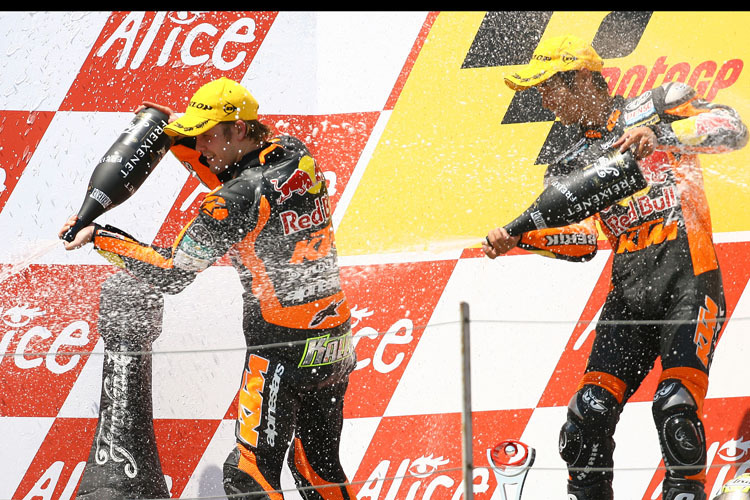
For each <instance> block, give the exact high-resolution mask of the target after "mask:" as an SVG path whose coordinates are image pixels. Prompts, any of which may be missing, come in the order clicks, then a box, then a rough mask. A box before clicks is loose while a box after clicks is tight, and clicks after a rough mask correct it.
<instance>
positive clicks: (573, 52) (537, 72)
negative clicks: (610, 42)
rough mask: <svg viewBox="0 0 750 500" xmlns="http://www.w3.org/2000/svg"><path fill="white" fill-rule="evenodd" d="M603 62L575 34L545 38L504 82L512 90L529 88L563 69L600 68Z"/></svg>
mask: <svg viewBox="0 0 750 500" xmlns="http://www.w3.org/2000/svg"><path fill="white" fill-rule="evenodd" d="M603 67H604V61H603V60H602V58H601V57H599V54H597V53H596V51H595V50H594V49H593V47H591V45H589V44H588V43H586V42H584V41H583V40H581V39H580V38H578V37H576V36H573V35H565V36H557V37H552V38H548V39H546V40H543V41H542V42H541V43H540V44H539V45H538V46H537V48H536V50H535V51H534V55H533V56H531V62H529V64H527V65H526V66H525V67H523V68H521V69H520V70H518V72H516V73H513V74H512V75H510V76H506V77H505V84H506V85H507V86H508V87H510V88H511V89H513V90H516V91H518V90H526V89H527V88H529V87H533V86H534V85H539V84H540V83H542V82H543V81H545V80H547V79H548V78H550V77H551V76H553V75H555V74H557V73H559V72H561V71H571V70H576V69H584V68H585V69H589V70H591V71H601V70H602V68H603Z"/></svg>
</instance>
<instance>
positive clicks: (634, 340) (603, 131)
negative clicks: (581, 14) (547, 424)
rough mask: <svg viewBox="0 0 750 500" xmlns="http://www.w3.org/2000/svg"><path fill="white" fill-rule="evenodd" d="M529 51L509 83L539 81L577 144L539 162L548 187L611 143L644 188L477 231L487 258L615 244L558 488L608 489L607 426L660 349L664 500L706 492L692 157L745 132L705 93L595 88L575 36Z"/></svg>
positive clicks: (712, 277) (703, 328) (582, 251)
mask: <svg viewBox="0 0 750 500" xmlns="http://www.w3.org/2000/svg"><path fill="white" fill-rule="evenodd" d="M537 51H538V53H535V54H536V55H535V61H536V62H532V64H530V65H529V67H530V70H529V71H525V72H523V71H522V72H519V73H521V74H520V75H519V74H516V75H513V76H512V77H509V78H508V79H506V82H507V83H508V85H509V86H510V87H511V88H514V89H515V90H523V89H525V88H529V87H537V88H538V89H539V91H540V93H541V94H542V102H543V105H545V107H548V108H551V109H552V110H553V111H555V114H556V115H557V116H558V118H560V119H561V121H563V123H564V124H566V125H567V124H578V125H580V126H581V134H580V139H579V140H578V141H577V142H576V143H575V144H573V145H572V146H570V147H569V148H568V149H567V150H565V151H564V152H562V153H561V154H560V155H559V156H558V157H557V159H556V160H555V161H553V162H551V163H550V165H549V167H548V169H547V171H546V173H545V184H547V183H549V182H550V181H551V180H552V179H554V178H555V177H557V176H565V175H566V174H568V173H570V172H572V171H574V170H575V169H578V168H582V167H583V166H585V165H588V164H590V163H592V162H593V161H594V160H595V159H597V158H599V157H601V156H602V155H603V154H604V153H605V152H606V151H608V150H611V149H612V148H622V149H623V150H624V149H626V148H630V147H633V148H635V149H636V150H637V152H638V157H639V159H640V162H639V164H640V167H641V170H642V172H643V174H644V177H645V178H646V180H647V181H648V186H647V187H646V188H645V189H643V190H642V191H640V192H637V193H635V194H633V195H632V196H630V197H628V198H626V199H624V200H622V201H620V202H619V203H615V204H613V205H612V206H610V207H608V208H606V209H604V210H601V211H600V212H599V213H598V214H596V215H595V216H593V217H590V218H589V219H586V220H584V221H581V222H579V223H577V224H573V225H570V226H566V227H562V228H551V229H541V230H534V231H529V232H526V233H523V234H521V235H511V234H509V233H508V232H507V231H506V230H504V229H503V228H498V229H496V230H493V231H492V232H490V235H488V243H490V244H491V245H492V246H491V245H490V244H486V245H484V249H485V252H486V253H487V255H488V256H490V257H492V258H494V257H496V256H497V255H498V254H500V253H504V252H505V251H507V250H508V249H509V248H512V247H513V246H516V245H517V246H518V247H520V248H524V249H526V250H529V251H532V252H536V253H540V254H542V255H546V256H551V257H557V258H563V259H567V260H578V261H585V260H589V259H590V258H591V257H593V255H594V254H595V253H596V250H597V234H598V231H597V223H598V225H599V227H601V229H602V232H603V233H604V234H605V235H606V237H607V239H608V241H609V243H610V245H611V248H612V251H613V253H614V256H613V261H612V273H611V275H612V277H611V286H610V292H609V294H608V295H607V299H606V301H605V304H604V306H603V309H602V312H601V315H600V318H599V320H598V324H597V327H596V338H595V340H594V345H593V348H592V351H591V354H590V357H589V361H588V365H587V367H586V371H585V374H584V375H583V378H582V380H581V382H580V384H579V388H578V391H577V393H576V394H575V395H574V396H573V398H572V399H571V401H570V404H569V407H568V419H567V422H566V423H565V425H564V426H563V428H562V430H561V433H560V443H559V446H560V454H561V456H562V458H563V459H564V460H565V462H566V463H567V464H568V469H569V473H570V475H569V480H568V494H569V497H570V498H572V499H576V500H590V499H597V500H599V499H604V500H606V499H611V498H613V492H612V486H611V483H612V478H613V471H612V467H613V465H614V464H613V460H612V455H613V451H614V440H613V438H612V437H613V435H614V431H615V426H616V424H617V422H618V420H619V415H620V412H621V411H622V409H623V407H624V405H625V403H626V402H627V401H628V398H629V397H630V396H631V395H632V394H633V393H634V392H635V391H636V389H637V388H638V387H639V386H640V384H641V382H642V381H643V379H644V377H645V376H646V375H647V374H648V373H649V371H650V370H651V369H652V367H653V366H654V362H655V360H656V358H657V357H660V358H661V364H662V368H663V371H662V374H661V377H660V381H659V385H658V388H657V390H656V394H655V396H654V403H653V417H654V421H655V423H656V426H657V429H658V435H659V440H660V444H661V449H662V454H663V458H664V463H665V464H666V467H667V473H666V478H665V480H664V483H663V498H664V499H665V500H675V499H676V498H686V499H687V498H690V499H694V500H703V499H705V492H704V491H703V490H704V482H705V473H706V471H705V464H706V440H705V435H704V430H703V424H702V421H701V416H702V414H703V402H704V399H705V396H706V392H707V388H708V373H709V368H710V366H711V360H712V357H713V351H714V346H715V343H716V339H717V337H718V334H719V331H720V329H721V327H722V324H723V321H724V317H725V312H726V311H725V301H724V293H723V286H722V279H721V272H720V269H719V262H718V259H717V256H716V252H715V250H714V246H713V237H712V228H711V220H710V216H709V209H708V204H707V200H706V196H705V193H704V189H703V179H702V173H701V169H700V166H699V163H698V158H697V155H698V154H702V153H723V152H727V151H732V150H736V149H739V148H741V147H743V146H744V145H745V144H746V142H747V137H748V134H747V129H746V127H745V125H744V124H743V123H742V122H741V120H740V118H739V117H738V115H737V113H736V112H735V111H734V110H733V109H731V108H729V107H727V106H723V105H719V104H714V103H710V102H706V101H704V100H702V99H701V98H699V97H698V96H697V94H696V92H695V91H694V89H692V88H690V87H689V86H687V85H684V84H682V83H676V82H674V83H666V84H664V85H662V86H660V87H658V88H655V89H652V90H649V91H647V92H644V93H643V94H641V95H640V96H638V97H635V98H629V99H625V98H623V97H621V96H615V97H611V96H609V95H608V92H607V91H606V90H605V89H606V87H605V85H602V84H601V82H602V81H603V79H601V78H599V85H598V89H597V88H596V87H597V84H596V83H592V82H595V81H596V78H594V77H592V75H594V74H596V73H597V72H598V71H599V70H600V68H601V60H600V59H597V57H598V56H596V54H595V53H593V49H591V48H590V47H588V46H586V44H584V43H582V42H581V41H580V40H579V39H575V37H567V38H565V37H561V38H557V39H552V40H550V41H549V44H540V47H539V48H538V49H537ZM524 79H526V80H524ZM581 89H586V92H584V91H582V90H581ZM587 92H588V93H587ZM586 96H588V97H586ZM592 96H593V97H592ZM564 99H566V100H567V101H568V102H567V103H565V102H560V101H562V100H564ZM577 99H588V101H586V102H581V101H577ZM591 103H593V104H591ZM683 495H684V496H683Z"/></svg>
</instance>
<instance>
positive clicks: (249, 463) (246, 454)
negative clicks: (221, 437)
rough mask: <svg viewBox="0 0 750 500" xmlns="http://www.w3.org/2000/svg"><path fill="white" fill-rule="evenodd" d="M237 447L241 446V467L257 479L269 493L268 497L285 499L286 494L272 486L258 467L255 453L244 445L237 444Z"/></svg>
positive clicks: (279, 499) (239, 465)
mask: <svg viewBox="0 0 750 500" xmlns="http://www.w3.org/2000/svg"><path fill="white" fill-rule="evenodd" d="M237 448H239V450H240V461H239V464H238V467H239V469H240V470H241V471H243V472H245V473H246V474H249V475H250V477H252V478H253V479H255V481H256V482H257V483H258V484H259V485H260V486H261V488H263V491H265V492H266V493H267V494H268V498H270V499H271V500H284V495H282V494H281V493H279V492H278V491H277V490H276V489H275V488H274V487H273V486H271V485H270V483H269V482H268V481H267V480H266V478H265V477H264V476H263V474H262V473H261V472H260V469H258V463H257V458H256V456H255V453H253V452H252V451H250V450H248V449H247V448H245V447H244V446H237Z"/></svg>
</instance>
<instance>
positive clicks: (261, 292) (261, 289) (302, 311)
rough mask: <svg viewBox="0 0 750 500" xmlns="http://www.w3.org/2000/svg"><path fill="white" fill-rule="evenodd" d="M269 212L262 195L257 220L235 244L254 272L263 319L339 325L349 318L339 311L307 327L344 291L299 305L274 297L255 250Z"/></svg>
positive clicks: (298, 325) (294, 325)
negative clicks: (288, 305)
mask: <svg viewBox="0 0 750 500" xmlns="http://www.w3.org/2000/svg"><path fill="white" fill-rule="evenodd" d="M270 215H271V206H270V204H269V203H268V199H267V198H266V197H265V196H264V197H263V198H262V199H261V202H260V208H259V210H258V222H257V223H256V225H255V228H253V230H252V231H251V232H250V233H249V234H248V235H247V236H246V237H245V239H244V240H242V241H241V242H240V243H238V244H237V246H236V248H237V250H238V251H239V254H240V257H241V258H242V263H243V264H244V265H245V267H247V268H248V269H249V270H250V271H251V272H252V273H253V285H252V286H253V293H254V294H255V296H256V297H258V300H259V302H260V306H261V312H262V313H263V319H265V320H266V321H267V322H269V323H272V324H274V325H280V326H285V327H288V328H302V329H309V328H314V329H322V328H332V327H335V326H338V325H340V324H341V323H343V322H344V320H346V319H347V318H348V314H344V315H342V314H340V313H339V314H338V315H336V316H331V317H328V318H325V319H324V320H323V321H322V322H321V323H320V324H319V325H315V326H310V321H311V320H312V317H313V316H314V315H315V313H316V312H318V311H319V310H321V309H324V308H325V307H326V306H328V305H330V304H331V303H333V302H339V301H342V300H343V299H344V297H345V296H344V292H343V291H340V292H337V293H336V294H334V295H331V296H328V297H325V298H323V299H320V300H317V301H316V302H314V303H309V304H301V305H298V306H290V307H284V306H283V305H281V302H279V299H278V297H277V296H276V291H275V288H274V286H273V283H272V282H271V279H270V277H269V276H268V271H267V270H266V266H265V264H263V261H262V260H261V259H260V258H259V257H258V256H257V255H256V253H255V241H256V239H257V238H258V236H259V235H260V232H261V231H262V230H263V228H264V227H265V226H266V224H267V223H268V219H269V217H270Z"/></svg>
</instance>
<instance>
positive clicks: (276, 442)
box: [94, 136, 356, 500]
mask: <svg viewBox="0 0 750 500" xmlns="http://www.w3.org/2000/svg"><path fill="white" fill-rule="evenodd" d="M192 140H193V141H194V139H192ZM190 141H191V140H190V139H189V138H183V139H181V140H179V141H178V142H177V144H175V145H174V146H173V147H172V152H173V153H174V154H175V155H176V156H177V157H178V158H179V159H180V160H181V161H182V162H183V163H184V164H185V165H186V166H187V167H188V168H190V169H191V170H194V171H195V173H196V174H198V176H199V177H200V178H201V180H202V181H203V183H204V184H205V185H207V186H208V187H209V188H213V189H212V191H210V192H209V193H208V194H207V195H206V196H205V198H204V200H203V202H202V204H201V206H200V210H199V213H198V215H197V216H196V217H195V218H194V219H193V220H192V221H191V222H190V223H189V224H188V225H187V226H186V227H184V228H183V230H182V231H181V232H180V234H179V235H178V237H177V238H176V240H175V242H174V244H173V246H172V248H169V249H162V248H156V247H153V246H150V245H146V244H142V243H139V242H138V241H136V240H135V239H133V238H131V237H130V236H128V235H127V234H125V233H123V232H122V231H119V230H116V229H114V228H111V227H100V228H97V230H96V231H95V237H94V246H95V248H96V249H97V250H98V251H100V252H101V253H103V254H105V255H106V256H108V258H110V260H113V261H115V262H118V263H120V264H121V265H122V266H123V267H125V269H126V270H127V271H128V272H129V274H130V275H133V276H135V277H136V278H138V279H139V280H142V281H145V282H147V283H149V284H150V286H152V287H154V288H155V289H157V290H159V291H164V292H167V293H172V292H175V291H179V290H181V289H182V288H184V287H185V286H186V285H187V283H189V282H190V281H191V280H192V279H193V278H194V276H195V274H196V273H198V272H200V271H203V270H205V269H206V268H208V267H209V266H211V265H212V264H213V263H215V262H216V261H217V260H218V259H219V258H221V257H222V256H224V255H225V254H228V256H229V257H230V259H231V262H232V264H233V265H234V267H235V268H236V270H237V272H238V274H239V277H240V281H241V283H242V285H243V287H244V293H243V298H244V301H243V303H244V318H243V328H244V333H245V337H246V342H247V355H246V358H245V368H244V373H243V374H242V382H241V386H240V391H239V405H238V408H237V413H238V416H237V422H236V432H235V434H236V439H237V446H236V448H235V449H234V450H233V451H232V453H231V454H230V456H229V457H228V459H227V461H226V462H225V464H224V487H225V491H226V493H227V494H235V495H236V494H242V493H264V494H265V496H263V495H261V496H260V497H258V496H253V498H268V499H273V500H276V499H281V498H282V494H281V493H278V492H277V490H279V489H280V486H281V484H280V474H281V470H282V466H283V460H284V457H285V455H286V451H287V449H290V452H289V459H288V460H289V465H290V469H291V471H292V473H293V475H294V476H295V479H296V481H297V485H298V487H300V489H301V494H302V495H303V496H304V497H305V498H316V499H319V498H324V499H325V498H343V499H346V498H354V495H353V493H352V492H351V490H350V487H349V486H348V485H343V484H341V485H339V484H338V483H346V482H347V478H346V476H345V474H344V472H343V469H342V467H341V464H340V461H339V439H340V435H341V427H342V422H343V402H344V393H345V391H346V388H347V384H348V378H349V374H350V373H351V371H352V370H353V369H354V365H355V363H356V359H355V353H354V349H353V344H352V341H351V329H350V311H349V307H348V304H347V300H346V297H345V295H344V292H343V291H342V288H341V282H340V275H339V267H338V263H337V253H336V245H335V242H334V234H333V229H332V225H331V208H330V204H329V199H328V195H327V190H326V183H325V179H324V178H323V175H322V172H321V171H320V169H319V167H318V166H317V165H316V162H315V160H314V159H313V157H312V155H311V154H310V152H309V151H308V149H307V148H306V147H305V145H304V144H303V143H302V142H300V141H299V140H298V139H296V138H293V137H290V136H280V137H276V138H274V139H272V140H270V141H269V142H267V143H264V144H263V145H262V147H261V148H260V149H258V150H256V151H254V152H251V153H249V154H247V155H246V156H245V157H243V158H242V159H241V161H239V162H238V163H236V164H234V165H232V166H231V167H230V168H229V169H228V170H227V171H225V172H224V173H222V174H221V175H220V177H218V178H217V177H216V176H214V175H213V174H211V172H210V171H209V170H208V169H207V168H206V166H205V164H203V163H202V162H201V161H200V155H199V154H198V153H197V152H196V151H195V150H194V149H193V148H192V146H193V145H194V144H191V143H190ZM290 445H291V447H290ZM232 498H244V497H242V496H233V497H232Z"/></svg>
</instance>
